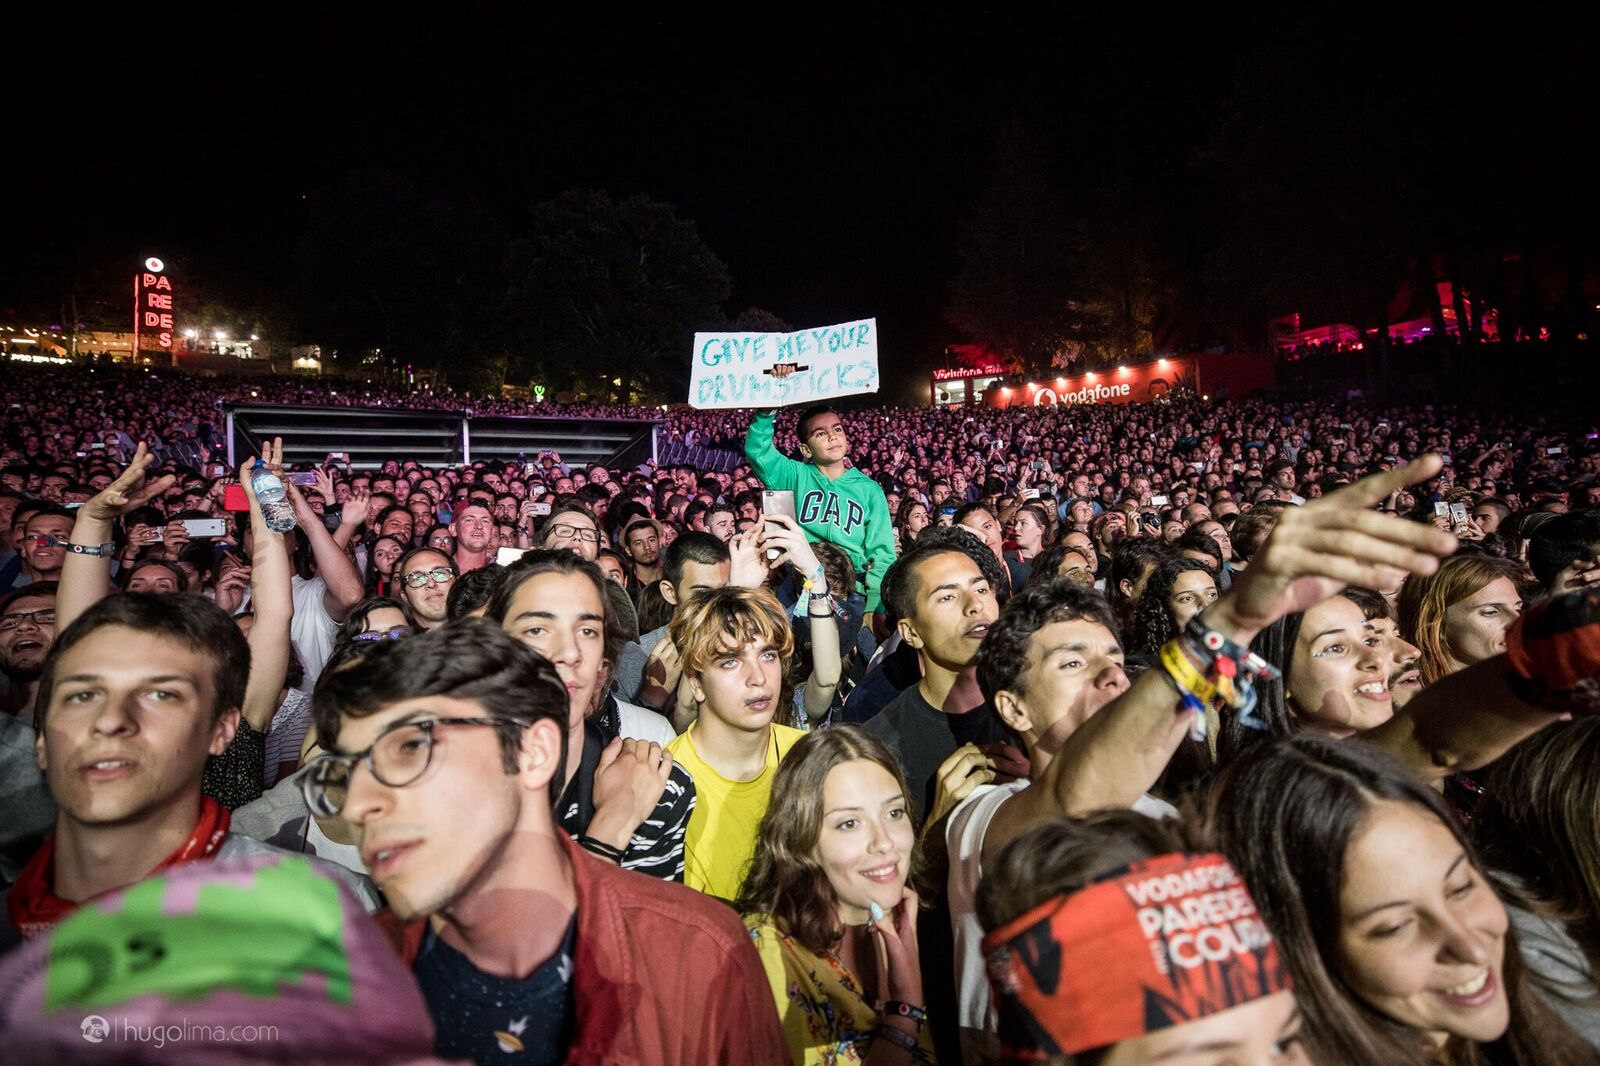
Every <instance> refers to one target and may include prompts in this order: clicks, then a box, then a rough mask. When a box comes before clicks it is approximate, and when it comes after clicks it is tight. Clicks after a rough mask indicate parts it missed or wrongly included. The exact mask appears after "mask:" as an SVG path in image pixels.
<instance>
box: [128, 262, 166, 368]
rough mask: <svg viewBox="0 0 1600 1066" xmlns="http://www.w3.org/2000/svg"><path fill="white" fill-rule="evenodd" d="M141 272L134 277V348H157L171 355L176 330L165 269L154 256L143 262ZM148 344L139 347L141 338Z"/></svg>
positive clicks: (164, 265) (136, 349)
mask: <svg viewBox="0 0 1600 1066" xmlns="http://www.w3.org/2000/svg"><path fill="white" fill-rule="evenodd" d="M144 267H145V268H144V270H143V271H141V272H140V273H138V274H135V275H134V277H133V347H134V350H135V351H138V350H140V349H141V348H145V347H150V348H159V349H161V350H162V351H164V352H171V351H172V337H173V334H174V333H175V332H176V330H175V329H174V328H173V318H172V312H173V307H172V279H171V278H169V277H167V275H166V269H167V265H166V264H165V263H163V262H162V261H161V260H159V259H157V258H156V257H155V256H151V257H150V258H149V259H146V260H145V261H144ZM141 337H143V338H145V339H146V340H148V342H149V343H148V344H142V343H140V338H141Z"/></svg>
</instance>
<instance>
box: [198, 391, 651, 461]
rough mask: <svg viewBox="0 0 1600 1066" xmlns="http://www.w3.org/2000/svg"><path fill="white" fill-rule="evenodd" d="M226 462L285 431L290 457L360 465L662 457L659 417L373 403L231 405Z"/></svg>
mask: <svg viewBox="0 0 1600 1066" xmlns="http://www.w3.org/2000/svg"><path fill="white" fill-rule="evenodd" d="M223 410H224V412H225V413H226V415H227V439H228V463H229V465H231V466H236V465H237V464H238V463H239V461H240V459H241V457H243V456H245V455H250V454H259V453H260V450H261V445H262V444H263V443H264V442H266V441H268V440H271V439H272V438H273V437H281V438H283V458H284V462H286V463H319V462H321V461H322V460H323V459H325V458H327V456H328V453H329V452H345V453H348V454H349V456H350V465H351V466H353V467H355V468H357V469H367V470H370V469H376V468H377V467H379V466H381V465H382V464H383V462H384V460H386V459H395V458H404V459H415V460H416V461H417V462H418V463H420V464H422V465H423V466H459V465H462V464H464V463H471V462H474V461H478V460H493V461H504V460H508V459H515V458H517V456H518V455H522V456H525V457H526V458H527V459H529V460H532V459H534V458H535V457H537V456H538V454H539V453H540V452H544V451H554V452H557V453H559V454H560V456H561V459H562V461H563V462H566V463H568V464H575V465H581V464H586V463H604V464H605V465H606V466H610V467H618V468H621V467H632V466H637V465H638V464H640V463H642V462H645V461H646V460H649V459H654V458H655V457H656V450H655V449H656V438H657V434H658V432H659V429H660V423H657V422H645V421H639V420H634V419H621V418H551V417H538V416H511V415H484V416H472V415H467V414H464V413H462V412H459V411H386V410H380V409H375V408H367V407H280V406H276V405H272V404H227V405H224V408H223Z"/></svg>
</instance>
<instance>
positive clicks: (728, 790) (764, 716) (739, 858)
mask: <svg viewBox="0 0 1600 1066" xmlns="http://www.w3.org/2000/svg"><path fill="white" fill-rule="evenodd" d="M668 636H669V638H670V639H671V641H672V643H673V646H674V647H676V648H677V649H678V654H679V657H680V660H681V662H682V664H683V677H684V679H685V680H686V681H687V682H688V684H689V685H690V688H691V691H692V692H693V694H694V700H695V704H696V705H697V707H698V711H699V716H698V718H697V719H696V720H695V722H694V724H693V725H691V726H690V727H689V728H688V730H686V731H685V732H684V733H683V734H681V735H680V736H678V737H677V739H675V740H673V741H672V742H671V743H669V744H668V745H667V750H668V751H670V752H671V753H672V758H673V760H674V761H675V762H677V764H678V765H679V766H682V767H683V768H684V769H685V770H687V771H689V775H690V776H691V777H693V778H694V783H695V793H696V796H697V799H696V802H695V808H694V812H693V813H692V814H690V816H689V828H688V832H687V839H686V840H685V847H684V871H683V883H684V884H686V885H688V886H689V887H690V888H693V889H697V890H699V891H701V892H704V893H706V894H707V895H711V896H717V897H718V898H720V899H725V900H728V901H730V902H731V901H733V900H734V899H736V898H737V897H738V895H739V887H740V886H741V885H742V884H743V883H744V876H745V870H746V868H747V867H748V866H749V865H750V858H751V856H752V855H754V854H755V850H756V830H757V828H758V827H759V826H760V825H761V817H762V815H764V814H766V813H767V802H768V801H769V800H770V799H771V796H772V778H773V776H774V775H775V774H776V773H777V772H778V763H779V762H781V761H782V760H783V757H784V756H785V755H787V754H788V753H789V749H790V748H792V747H793V746H794V744H795V741H797V740H799V739H800V738H801V737H803V736H805V733H803V732H802V731H800V730H798V729H791V728H789V727H788V726H783V725H775V724H774V723H773V720H772V719H773V717H774V716H775V715H776V714H777V713H778V711H779V709H780V704H781V701H782V699H783V690H784V683H783V682H784V676H785V675H786V674H787V672H788V669H789V659H790V656H791V655H792V654H793V652H794V634H793V632H792V631H791V630H790V629H789V620H788V619H787V618H786V617H785V616H784V613H783V608H782V607H781V606H780V605H779V603H778V601H777V599H776V598H775V597H774V596H773V595H772V594H771V593H770V592H768V591H766V590H765V589H747V588H734V587H729V588H720V589H713V590H711V591H709V592H706V593H703V594H700V595H697V596H696V597H695V598H694V599H693V600H691V601H690V602H689V603H687V604H685V605H683V606H682V607H680V608H679V609H678V611H677V613H676V614H674V615H673V617H672V626H671V629H670V630H669V631H668Z"/></svg>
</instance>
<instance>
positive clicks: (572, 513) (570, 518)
mask: <svg viewBox="0 0 1600 1066" xmlns="http://www.w3.org/2000/svg"><path fill="white" fill-rule="evenodd" d="M539 547H541V548H557V549H561V550H564V551H569V552H577V553H578V554H579V555H581V556H583V557H584V558H585V559H587V560H589V561H590V562H591V563H592V562H594V560H595V557H596V556H597V555H599V554H600V527H599V526H598V525H596V524H595V520H594V516H593V515H591V514H590V513H589V512H588V511H585V510H584V509H583V508H582V507H578V506H575V505H573V504H568V505H566V506H564V507H557V508H556V509H555V510H553V511H551V512H550V517H549V518H546V519H545V522H544V526H543V527H542V528H541V529H540V530H539Z"/></svg>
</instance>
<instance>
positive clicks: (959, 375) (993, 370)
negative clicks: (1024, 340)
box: [933, 363, 1005, 381]
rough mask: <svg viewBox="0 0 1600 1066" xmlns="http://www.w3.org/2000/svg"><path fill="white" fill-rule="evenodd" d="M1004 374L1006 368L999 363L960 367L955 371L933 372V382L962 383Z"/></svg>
mask: <svg viewBox="0 0 1600 1066" xmlns="http://www.w3.org/2000/svg"><path fill="white" fill-rule="evenodd" d="M1004 373H1005V368H1004V367H1002V366H1001V365H1000V364H998V363H991V364H989V365H987V366H960V367H956V368H955V369H954V370H935V371H934V372H933V380H935V381H961V380H962V379H964V378H984V377H988V376H990V375H991V374H1004Z"/></svg>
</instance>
